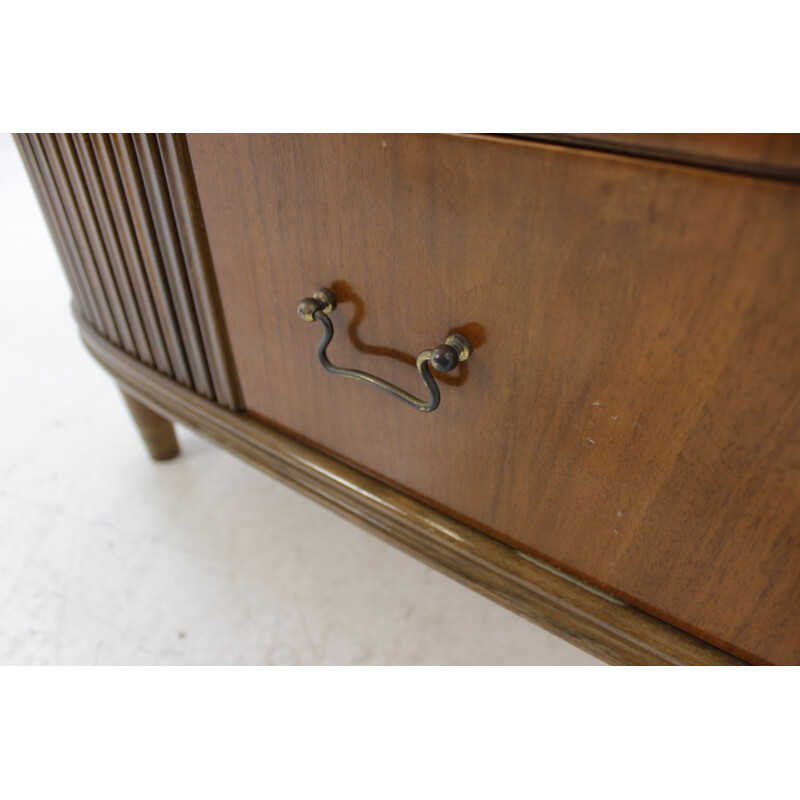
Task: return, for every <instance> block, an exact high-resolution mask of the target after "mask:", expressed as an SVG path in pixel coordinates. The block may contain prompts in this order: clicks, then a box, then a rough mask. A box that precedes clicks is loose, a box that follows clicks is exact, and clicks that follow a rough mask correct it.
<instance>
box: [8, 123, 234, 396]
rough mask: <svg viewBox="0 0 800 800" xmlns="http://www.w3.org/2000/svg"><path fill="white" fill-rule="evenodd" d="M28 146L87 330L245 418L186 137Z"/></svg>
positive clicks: (67, 139)
mask: <svg viewBox="0 0 800 800" xmlns="http://www.w3.org/2000/svg"><path fill="white" fill-rule="evenodd" d="M16 140H17V144H18V146H19V149H20V153H21V155H22V158H23V161H24V163H25V165H26V168H27V169H28V172H29V173H30V176H31V179H32V182H33V184H34V189H35V191H36V194H37V197H38V199H39V203H40V205H41V206H42V210H43V212H44V215H45V219H46V220H47V223H48V226H49V227H50V230H51V233H52V236H53V240H54V242H55V245H56V249H57V250H58V253H59V256H60V257H61V260H62V262H63V264H64V269H65V271H66V274H67V278H68V280H69V283H70V286H71V288H72V291H73V294H74V296H75V300H76V303H77V307H78V309H79V311H80V313H81V315H82V316H83V317H84V319H85V320H86V322H87V323H88V324H90V325H91V326H92V327H93V328H94V329H95V330H97V331H98V333H100V334H101V335H103V336H104V337H105V338H106V339H108V340H109V341H110V342H112V343H113V344H114V345H116V346H118V347H120V348H122V349H124V350H125V351H126V352H127V353H129V354H130V355H132V356H134V357H135V358H137V359H139V360H140V361H142V362H143V363H145V364H147V365H148V366H151V367H155V368H156V369H157V370H158V371H159V372H162V373H163V374H165V375H167V376H169V377H171V378H173V379H174V380H176V381H178V382H180V383H182V384H184V385H186V386H188V387H189V388H191V389H194V390H195V391H196V392H198V393H200V394H202V395H204V396H205V397H208V398H210V399H212V400H215V401H216V402H218V403H220V404H221V405H224V406H226V407H227V408H231V409H233V410H240V409H241V408H242V403H241V393H240V390H239V382H238V378H237V375H236V369H235V365H234V363H233V358H232V356H231V350H230V344H229V342H228V336H227V331H226V329H225V323H224V319H223V316H222V310H221V304H220V301H219V296H218V292H217V286H216V280H215V278H214V272H213V266H212V263H211V257H210V252H209V248H208V242H207V239H206V232H205V226H204V224H203V218H202V214H201V212H200V207H199V203H198V200H197V192H196V189H195V187H194V177H193V174H192V168H191V162H190V161H189V158H188V150H187V148H186V144H185V141H184V137H183V136H182V135H173V134H159V135H158V136H156V135H155V134H66V133H64V134H18V135H17V136H16Z"/></svg>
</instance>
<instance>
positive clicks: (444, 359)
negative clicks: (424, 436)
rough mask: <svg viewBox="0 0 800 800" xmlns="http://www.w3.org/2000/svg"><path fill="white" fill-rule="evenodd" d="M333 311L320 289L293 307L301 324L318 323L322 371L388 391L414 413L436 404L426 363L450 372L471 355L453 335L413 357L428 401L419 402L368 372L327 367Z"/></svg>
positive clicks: (467, 345)
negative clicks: (426, 392)
mask: <svg viewBox="0 0 800 800" xmlns="http://www.w3.org/2000/svg"><path fill="white" fill-rule="evenodd" d="M334 308H336V299H335V298H334V296H333V295H332V294H331V293H330V291H328V289H320V290H319V291H318V292H314V296H313V297H306V298H304V299H303V300H301V301H300V305H298V306H297V315H298V316H299V317H300V319H302V320H303V321H305V322H314V320H316V321H317V322H321V323H322V327H323V328H324V330H323V332H322V339H320V341H319V344H318V345H317V359H318V360H319V363H320V364H322V368H323V369H324V370H325V371H326V372H330V373H331V375H338V376H339V377H340V378H355V380H357V381H364V383H369V384H371V385H372V386H375V387H376V388H378V389H380V390H381V391H383V392H388V393H389V394H391V395H394V396H395V397H396V398H397V399H398V400H402V401H403V402H404V403H406V404H407V405H410V406H411V407H412V408H416V409H417V411H435V410H436V408H437V407H438V405H439V399H440V398H439V387H438V386H437V385H436V381H435V380H434V377H433V375H432V374H431V370H430V367H429V366H428V362H430V363H431V364H433V367H434V369H435V370H437V371H438V372H450V370H452V369H455V367H456V366H457V365H458V362H459V361H466V360H467V359H468V358H469V356H470V354H471V353H472V346H471V345H470V343H469V342H468V341H467V340H466V338H465V337H464V336H462V335H461V334H460V333H454V334H452V335H451V336H448V337H447V339H446V340H445V343H444V344H440V345H439V346H438V347H435V348H434V349H433V350H423V351H422V352H421V353H420V354H419V355H418V356H417V371H418V372H419V374H420V377H421V378H422V382H423V383H424V384H425V386H427V387H428V392H429V393H430V398H429V399H428V400H427V401H425V400H420V399H419V398H417V397H414V395H412V394H409V393H408V392H406V391H403V389H401V388H400V387H399V386H394V385H393V384H391V383H389V382H388V381H385V380H383V379H381V378H378V377H376V376H375V375H370V374H369V373H368V372H361V370H358V369H344V368H343V367H337V366H336V365H335V364H331V362H330V359H329V358H328V354H327V353H326V350H327V349H328V345H329V344H330V343H331V339H333V323H332V322H331V320H330V318H329V317H328V314H329V313H330V312H331V311H333V309H334Z"/></svg>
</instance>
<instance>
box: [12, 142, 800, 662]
mask: <svg viewBox="0 0 800 800" xmlns="http://www.w3.org/2000/svg"><path fill="white" fill-rule="evenodd" d="M17 141H18V144H19V147H20V150H21V152H22V155H23V158H24V160H25V163H26V165H27V167H28V170H29V172H30V175H31V178H32V180H33V183H34V185H35V187H36V189H37V193H38V196H39V199H40V202H41V205H42V208H43V210H44V212H45V215H46V217H47V220H48V223H49V225H50V229H51V231H52V234H53V237H54V240H55V242H56V245H57V247H58V250H59V253H60V255H61V258H62V260H63V262H64V266H65V269H66V271H67V275H68V277H69V279H70V282H71V285H72V289H73V292H74V296H75V315H76V318H77V320H78V323H79V326H80V330H81V334H82V336H83V339H84V341H85V343H86V345H87V346H88V348H89V349H90V351H91V352H92V353H93V355H94V356H95V357H96V358H97V359H98V360H99V362H100V363H101V364H102V365H103V366H104V367H105V368H106V369H107V370H108V371H109V372H110V373H111V375H112V376H113V377H114V378H115V379H116V380H117V381H118V382H119V384H120V386H121V387H122V390H123V392H124V393H125V395H126V398H127V400H128V404H129V407H130V409H131V411H132V413H133V416H134V418H135V420H136V421H137V423H138V425H139V427H140V429H141V431H142V434H143V436H144V438H145V441H146V442H147V444H148V446H149V447H150V451H151V453H152V455H153V456H154V457H156V458H166V457H170V456H172V455H175V454H176V453H177V443H176V440H175V437H174V432H173V429H172V425H171V422H168V420H169V421H176V422H180V423H182V424H185V425H187V426H189V427H191V428H193V429H195V430H196V431H198V432H199V433H201V434H202V435H204V436H206V437H208V438H210V439H211V440H213V441H215V442H217V443H218V444H220V445H221V446H223V447H225V448H227V449H228V450H230V451H232V452H234V453H235V454H237V455H239V456H240V457H241V458H243V459H245V460H247V461H249V462H251V463H252V464H254V465H256V466H258V467H260V468H262V469H264V470H265V471H267V472H270V473H271V474H273V475H276V476H277V477H279V478H280V479H282V480H284V481H285V482H287V483H288V484H289V485H291V486H293V487H295V488H297V489H299V490H300V491H303V492H305V493H307V494H308V495H310V496H311V497H313V498H315V499H317V500H319V501H320V502H323V503H325V504H327V505H329V506H331V507H332V508H334V509H335V510H337V511H339V512H340V513H341V514H343V515H345V516H347V517H349V518H351V519H353V520H355V521H356V522H359V523H361V524H363V525H364V526H366V527H367V528H368V529H370V530H371V531H372V532H374V533H377V534H378V535H379V536H382V537H383V538H385V539H387V540H388V541H390V542H391V543H393V544H395V545H396V546H398V547H400V548H401V549H404V550H406V551H407V552H409V553H410V554H412V555H414V556H416V557H418V558H420V559H422V560H423V561H425V562H427V563H429V564H431V565H433V566H435V567H436V568H438V569H440V570H442V571H444V572H445V573H447V574H449V575H451V576H453V577H454V578H456V579H457V580H460V581H462V582H464V583H466V584H467V585H469V586H471V587H473V588H475V589H476V590H477V591H480V592H482V593H483V594H485V595H487V596H489V597H491V598H493V599H495V600H497V601H498V602H500V603H502V604H503V605H505V606H507V607H508V608H510V609H512V610H514V611H516V612H517V613H519V614H522V615H523V616H526V617H528V618H529V619H531V620H533V621H535V622H537V623H538V624H540V625H543V626H544V627H546V628H548V629H549V630H551V631H553V632H555V633H557V634H559V635H561V636H563V637H564V638H566V639H568V640H569V641H571V642H573V643H575V644H577V645H578V646H580V647H583V648H584V649H586V650H588V651H589V652H591V653H593V654H595V655H597V656H599V657H600V658H604V659H605V660H607V661H609V662H611V663H632V664H662V663H679V664H680V663H683V664H734V663H743V662H749V663H757V664H769V663H777V664H790V663H791V664H795V663H798V661H800V492H798V489H799V488H800V438H799V437H798V423H800V406H799V405H798V399H799V397H800V395H799V392H800V185H798V181H800V137H798V136H795V135H787V134H782V135H750V136H738V135H737V136H723V135H720V136H710V135H632V134H631V135H623V134H585V135H535V134H518V135H515V136H488V135H480V136H478V135H474V136H467V135H405V134H404V135H258V136H250V135H247V136H245V135H188V136H183V135H162V134H159V135H152V134H147V135H145V134H134V135H120V134H113V135H105V134H102V135H100V134H92V135H87V134H72V135H66V134H64V135H51V134H28V135H20V136H18V137H17ZM321 290H325V292H327V293H322V294H319V292H320V291H321ZM315 292H317V293H318V294H317V297H316V299H314V293H315ZM304 298H306V299H304ZM301 301H303V302H302V303H301ZM299 303H300V309H299V311H300V316H298V304H299ZM306 322H310V323H311V324H306ZM333 332H336V333H337V334H338V335H336V336H334V338H333V340H332V341H329V340H330V336H331V335H332V334H333ZM323 335H324V339H326V340H328V341H327V342H326V341H323V342H322V343H321V344H320V345H319V348H318V342H319V340H320V338H321V337H323ZM326 343H327V345H328V346H327V348H325V344H326ZM318 351H319V352H318ZM418 354H419V358H418ZM459 356H460V357H461V360H459ZM467 356H468V357H467ZM318 357H319V359H318ZM331 362H332V363H331ZM323 364H324V366H325V367H326V368H327V369H326V368H323ZM333 364H336V365H337V367H334V366H333ZM339 366H341V369H339V368H338V367H339ZM431 366H433V368H431ZM440 367H441V368H446V370H445V371H439V369H437V368H440ZM354 371H358V373H355V372H354ZM331 372H333V373H334V374H331ZM370 376H375V377H370ZM343 378H349V379H343ZM354 378H356V379H354ZM397 395H400V397H398V396H397ZM413 398H418V402H417V403H416V405H417V406H422V407H425V406H427V407H428V409H430V408H431V407H433V406H435V408H433V410H425V409H424V408H423V409H420V408H418V407H414V399H413ZM437 401H438V405H437Z"/></svg>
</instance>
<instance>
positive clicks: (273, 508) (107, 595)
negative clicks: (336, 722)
mask: <svg viewBox="0 0 800 800" xmlns="http://www.w3.org/2000/svg"><path fill="white" fill-rule="evenodd" d="M0 254H1V258H0V261H1V262H2V267H1V268H0V366H1V367H2V372H1V373H0V374H2V392H1V393H0V663H1V664H184V665H191V664H231V665H233V664H320V665H323V664H408V665H415V664H450V665H452V664H509V665H511V664H543V665H544V664H563V665H567V664H571V665H592V664H599V663H600V662H598V661H597V660H596V659H594V658H592V657H590V656H589V655H586V654H584V653H583V652H581V651H580V650H578V649H576V648H574V647H572V646H571V645H569V644H567V643H565V642H563V641H561V640H560V639H558V638H556V637H555V636H552V635H550V634H549V633H546V632H545V631H543V630H541V629H540V628H538V627H536V626H535V625H532V624H530V623H528V622H526V621H525V620H522V619H520V618H519V617H517V616H515V615H513V614H511V613H510V612H508V611H506V610H505V609H503V608H500V607H499V606H497V605H495V604H494V603H492V602H490V601H488V600H486V599H484V598H482V597H480V596H479V595H477V594H476V593H474V592H472V591H470V590H469V589H466V588H464V587H462V586H461V585H459V584H457V583H456V582H454V581H452V580H450V579H449V578H446V577H444V576H443V575H440V574H439V573H437V572H435V571H434V570H432V569H429V568H428V567H426V566H424V565H422V564H420V563H419V562H417V561H415V560H414V559H412V558H410V557H409V556H407V555H404V554H403V553H400V552H399V551H397V550H395V549H394V548H392V547H391V546H390V545H387V544H385V543H383V542H381V541H379V540H378V539H376V538H374V537H372V536H370V535H369V534H368V533H367V532H365V531H363V530H362V529H360V528H357V527H355V526H354V525H352V524H351V523H349V522H347V521H345V520H342V519H340V518H339V517H337V516H336V515H335V514H333V513H332V512H330V511H328V510H327V509H325V508H322V507H320V506H318V505H316V504H315V503H313V502H311V501H310V500H307V499H306V498H304V497H302V496H300V495H298V494H296V493H294V492H292V491H291V490H289V489H287V488H286V487H284V486H283V485H281V484H280V483H278V482H277V481H274V480H272V479H271V478H269V477H267V476H265V475H264V474H262V473H260V472H258V471H257V470H255V469H253V468H252V467H249V466H247V465H245V464H243V463H241V462H239V461H237V460H235V459H234V458H233V457H231V456H229V455H227V454H226V453H224V452H223V451H221V450H219V449H218V448H217V447H214V446H212V445H211V444H209V443H207V442H205V441H203V440H202V439H199V438H197V437H196V436H194V435H193V434H191V433H189V432H188V431H185V430H184V429H179V432H178V435H179V439H180V442H181V447H182V455H181V456H180V457H179V458H178V459H175V460H173V461H169V462H166V463H162V464H156V463H154V462H152V461H150V459H149V458H148V457H147V455H146V453H145V449H144V445H143V444H142V443H141V441H140V440H139V438H138V433H137V431H136V429H135V427H134V425H133V423H132V421H131V420H130V419H129V417H128V415H127V411H126V409H125V407H124V405H123V402H122V399H121V397H120V395H119V393H118V391H117V389H116V386H115V385H114V383H113V381H112V380H111V379H110V377H109V376H108V375H107V374H106V373H105V372H103V370H102V369H101V368H100V367H99V366H98V365H97V364H96V363H95V362H94V361H93V360H92V358H91V357H90V356H89V354H88V353H87V351H86V350H85V349H84V348H83V345H82V344H81V343H80V341H79V339H78V335H77V331H76V329H75V324H74V322H73V320H72V317H71V315H70V310H69V303H70V297H69V290H68V287H67V283H66V280H65V278H64V276H63V274H62V272H61V267H60V264H59V262H58V258H57V256H56V252H55V249H54V247H53V245H52V243H51V240H50V237H49V233H48V231H47V228H46V226H45V224H44V220H43V218H42V215H41V213H40V211H39V207H38V205H37V203H36V199H35V196H34V194H33V190H32V188H31V186H30V184H29V182H28V177H27V174H26V173H25V170H24V167H23V166H22V162H21V159H20V157H19V154H18V153H17V150H16V146H15V145H14V143H13V141H12V139H11V137H10V136H8V135H3V136H2V137H0ZM298 520H300V521H301V522H299V523H298Z"/></svg>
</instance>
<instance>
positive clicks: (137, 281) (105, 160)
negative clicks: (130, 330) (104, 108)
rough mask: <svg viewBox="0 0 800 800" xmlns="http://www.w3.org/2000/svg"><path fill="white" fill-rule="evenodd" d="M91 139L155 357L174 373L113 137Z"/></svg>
mask: <svg viewBox="0 0 800 800" xmlns="http://www.w3.org/2000/svg"><path fill="white" fill-rule="evenodd" d="M90 139H91V142H92V147H93V150H94V154H95V157H96V159H97V165H98V167H99V170H100V177H101V180H102V183H103V186H104V188H105V193H106V197H107V199H108V207H109V210H110V213H111V217H112V221H113V225H114V227H115V229H116V233H117V237H118V241H119V246H120V248H121V251H122V258H123V263H124V264H125V266H126V268H127V272H128V274H129V275H130V279H131V283H132V285H133V291H134V294H135V296H136V303H137V306H138V309H139V313H140V315H141V319H142V323H143V325H144V329H145V332H146V334H147V339H148V341H149V343H150V348H151V350H152V354H153V361H154V363H155V366H156V368H157V369H158V370H159V371H160V372H163V373H165V374H166V375H172V364H171V363H170V358H169V353H168V352H167V347H166V344H165V342H164V335H163V333H162V330H161V324H160V322H159V319H158V313H157V311H156V307H155V303H154V302H153V294H152V289H151V286H150V282H149V280H148V276H147V272H146V270H145V267H144V264H143V263H142V254H141V251H140V249H139V244H138V242H137V240H136V232H135V230H134V225H133V220H132V219H131V214H130V209H129V208H128V201H127V198H126V197H125V189H124V187H123V185H122V178H121V176H120V171H119V168H118V164H117V160H116V156H115V153H114V148H113V146H112V144H111V139H110V138H109V136H108V135H107V134H103V133H95V134H91V136H90Z"/></svg>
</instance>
